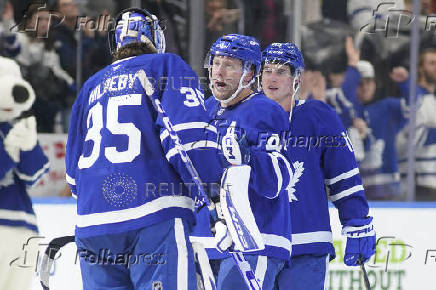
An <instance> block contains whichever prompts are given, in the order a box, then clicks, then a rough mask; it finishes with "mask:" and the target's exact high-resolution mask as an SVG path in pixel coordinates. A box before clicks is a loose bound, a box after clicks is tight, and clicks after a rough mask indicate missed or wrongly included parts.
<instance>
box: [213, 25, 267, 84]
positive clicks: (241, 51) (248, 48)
mask: <svg viewBox="0 0 436 290" xmlns="http://www.w3.org/2000/svg"><path fill="white" fill-rule="evenodd" d="M215 55H222V56H228V57H232V58H236V59H239V60H241V61H242V63H243V67H244V69H248V68H250V67H251V65H253V66H254V67H255V74H254V75H255V76H257V75H258V74H259V72H260V61H261V52H260V45H259V42H258V41H257V39H256V38H254V37H251V36H246V35H241V34H227V35H224V36H221V37H220V38H218V39H217V41H215V43H214V44H212V47H211V48H210V58H209V65H212V61H213V57H214V56H215Z"/></svg>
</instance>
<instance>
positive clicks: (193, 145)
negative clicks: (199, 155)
mask: <svg viewBox="0 0 436 290" xmlns="http://www.w3.org/2000/svg"><path fill="white" fill-rule="evenodd" d="M204 147H207V148H215V149H216V148H218V144H217V143H216V142H213V141H210V140H199V141H195V142H191V143H186V144H183V148H184V149H185V151H186V152H188V151H189V150H192V149H198V148H204ZM178 153H179V151H177V148H176V147H173V148H171V149H170V150H168V153H167V154H166V158H167V160H170V159H171V157H174V156H175V155H176V154H178Z"/></svg>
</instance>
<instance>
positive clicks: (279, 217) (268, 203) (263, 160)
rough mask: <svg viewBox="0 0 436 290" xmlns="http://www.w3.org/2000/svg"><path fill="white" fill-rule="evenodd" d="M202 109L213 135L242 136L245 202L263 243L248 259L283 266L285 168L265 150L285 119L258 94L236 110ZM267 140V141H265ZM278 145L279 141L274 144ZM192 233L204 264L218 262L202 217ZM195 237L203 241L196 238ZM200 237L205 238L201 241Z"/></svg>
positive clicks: (287, 247) (287, 243)
mask: <svg viewBox="0 0 436 290" xmlns="http://www.w3.org/2000/svg"><path fill="white" fill-rule="evenodd" d="M206 108H207V110H208V112H209V114H210V116H211V117H213V119H214V125H215V126H216V127H217V130H218V132H219V135H220V136H221V137H222V136H224V135H225V134H226V131H227V128H228V127H229V126H235V127H236V128H237V129H236V130H240V132H243V133H245V136H246V138H247V141H248V146H249V148H250V149H249V150H250V155H251V157H250V162H249V164H248V165H250V167H251V176H250V184H249V190H248V194H249V200H250V205H251V209H252V211H253V214H254V217H255V220H256V223H257V226H258V227H259V230H260V232H261V234H262V237H263V239H264V242H265V250H263V251H260V252H253V253H251V254H256V255H266V256H269V257H275V258H278V259H282V260H288V259H289V258H290V253H291V225H290V213H289V206H288V203H289V201H288V195H287V189H288V186H289V181H290V176H289V170H290V169H289V164H288V162H287V160H286V159H285V158H284V157H283V156H282V155H281V154H280V153H279V151H277V150H272V149H270V148H267V145H268V144H270V145H271V144H272V143H270V141H272V140H273V139H274V138H277V140H276V141H278V139H279V136H281V135H282V134H283V133H285V132H287V130H288V129H289V121H288V116H287V114H286V113H285V112H284V111H283V109H282V108H281V107H280V106H279V105H278V104H276V103H275V102H273V101H271V100H269V99H268V98H267V97H266V96H265V95H264V94H263V93H255V94H252V95H251V96H249V97H248V98H247V99H245V100H243V101H242V102H239V103H238V104H236V105H233V106H229V107H226V108H223V107H221V105H220V103H219V102H218V101H217V100H215V99H214V98H213V97H211V98H209V99H208V100H207V101H206ZM273 134H276V135H274V137H272V138H273V139H269V138H271V136H272V135H273ZM276 144H277V145H278V144H279V141H278V142H277V143H276ZM198 221H199V225H198V226H197V228H196V230H195V235H196V236H197V237H192V238H191V240H192V241H201V242H202V243H203V245H204V246H205V248H206V249H207V251H208V254H209V257H210V258H220V257H221V258H222V257H223V255H218V254H217V251H216V250H214V247H215V243H214V242H213V238H207V236H208V235H210V230H209V219H208V218H207V214H206V213H205V212H204V211H203V212H202V213H200V216H199V218H198ZM198 236H203V238H201V237H200V238H199V237H198ZM205 236H206V237H205Z"/></svg>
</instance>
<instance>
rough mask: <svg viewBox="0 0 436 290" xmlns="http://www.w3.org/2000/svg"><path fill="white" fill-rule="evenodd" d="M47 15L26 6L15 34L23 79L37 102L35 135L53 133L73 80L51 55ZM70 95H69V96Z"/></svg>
mask: <svg viewBox="0 0 436 290" xmlns="http://www.w3.org/2000/svg"><path fill="white" fill-rule="evenodd" d="M49 26H50V12H49V11H48V10H47V9H46V8H42V7H41V5H40V4H36V5H31V6H29V8H28V10H27V11H26V14H25V16H24V18H23V20H22V22H21V23H20V24H19V25H18V30H19V31H20V32H21V33H18V34H17V38H18V42H19V43H20V45H21V51H20V53H19V54H18V55H17V56H16V60H17V62H18V63H19V64H20V65H21V66H22V69H23V75H24V78H25V79H27V80H28V81H29V82H30V84H31V85H32V86H33V88H34V90H35V93H36V96H37V98H36V101H35V103H34V106H33V110H34V111H35V115H36V118H37V124H38V132H45V133H50V132H53V131H54V124H55V117H56V114H58V113H59V112H61V111H62V110H64V109H65V108H69V106H70V102H71V100H70V99H69V98H68V95H69V93H68V92H71V90H70V89H69V88H71V87H72V86H73V83H74V80H73V78H72V77H71V76H70V75H69V74H68V73H67V72H65V71H64V70H63V69H62V68H61V66H60V59H59V55H58V54H57V53H56V52H55V51H54V45H53V39H52V35H51V34H50V33H49V29H50V27H49ZM71 94H72V93H70V95H71Z"/></svg>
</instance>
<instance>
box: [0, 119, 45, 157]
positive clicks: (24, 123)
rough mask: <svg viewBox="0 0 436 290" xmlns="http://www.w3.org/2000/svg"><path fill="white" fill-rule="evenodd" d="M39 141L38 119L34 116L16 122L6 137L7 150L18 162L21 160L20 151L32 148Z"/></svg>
mask: <svg viewBox="0 0 436 290" xmlns="http://www.w3.org/2000/svg"><path fill="white" fill-rule="evenodd" d="M37 142H38V139H37V133H36V119H35V117H33V116H32V117H28V118H24V119H21V120H20V121H18V122H17V123H15V124H14V126H13V127H12V129H11V130H9V132H8V134H7V135H6V137H5V139H4V145H5V149H6V152H8V154H9V156H10V157H11V158H12V160H14V162H17V163H18V162H19V161H20V151H30V150H32V149H33V148H34V147H35V146H36V144H37Z"/></svg>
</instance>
